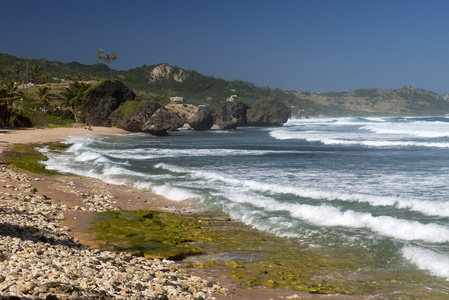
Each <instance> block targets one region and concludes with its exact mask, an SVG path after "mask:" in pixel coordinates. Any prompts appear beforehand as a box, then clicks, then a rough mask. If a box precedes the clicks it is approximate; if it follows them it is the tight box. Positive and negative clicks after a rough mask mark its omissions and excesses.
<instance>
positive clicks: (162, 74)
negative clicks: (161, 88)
mask: <svg viewBox="0 0 449 300" xmlns="http://www.w3.org/2000/svg"><path fill="white" fill-rule="evenodd" d="M171 77H173V80H175V81H177V82H183V81H184V80H185V79H186V78H187V77H188V75H187V73H186V72H184V70H183V69H181V68H173V67H172V66H170V65H168V64H160V65H157V66H156V67H154V69H153V70H151V72H150V74H148V83H152V82H155V81H158V80H161V79H170V78H171Z"/></svg>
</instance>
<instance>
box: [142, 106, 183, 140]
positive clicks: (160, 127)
mask: <svg viewBox="0 0 449 300" xmlns="http://www.w3.org/2000/svg"><path fill="white" fill-rule="evenodd" d="M183 125H184V120H183V119H182V118H181V117H180V116H179V115H178V114H177V113H174V112H172V111H169V110H168V109H166V108H165V107H161V108H159V109H158V110H157V111H156V112H155V113H154V114H153V115H152V116H151V117H150V118H149V119H148V121H147V122H146V123H145V124H144V125H143V126H142V131H143V132H147V133H151V134H152V135H156V136H165V135H168V133H167V131H173V130H176V129H178V128H180V127H182V126H183Z"/></svg>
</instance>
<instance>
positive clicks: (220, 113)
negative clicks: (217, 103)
mask: <svg viewBox="0 0 449 300" xmlns="http://www.w3.org/2000/svg"><path fill="white" fill-rule="evenodd" d="M213 116H214V124H215V125H220V124H221V123H223V122H228V121H230V120H231V116H230V113H229V112H228V109H227V108H226V105H223V106H222V107H221V108H216V109H214V110H213Z"/></svg>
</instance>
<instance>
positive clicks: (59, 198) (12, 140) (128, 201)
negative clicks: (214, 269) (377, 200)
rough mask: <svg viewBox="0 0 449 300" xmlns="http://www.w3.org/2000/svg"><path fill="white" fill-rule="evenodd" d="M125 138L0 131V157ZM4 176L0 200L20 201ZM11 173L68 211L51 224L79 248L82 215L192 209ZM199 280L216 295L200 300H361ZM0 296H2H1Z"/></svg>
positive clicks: (118, 190)
mask: <svg viewBox="0 0 449 300" xmlns="http://www.w3.org/2000/svg"><path fill="white" fill-rule="evenodd" d="M127 133H128V132H126V131H124V130H121V129H118V128H109V127H94V128H93V130H92V131H90V130H87V129H85V128H84V127H81V128H54V129H20V130H15V129H0V152H1V151H3V150H4V149H6V147H8V146H9V145H11V144H17V143H19V144H23V143H46V142H54V141H61V140H62V139H63V138H64V137H66V136H80V135H86V134H89V135H93V136H95V135H109V134H127ZM7 172H9V171H4V172H3V173H2V174H3V175H2V178H1V179H2V181H3V182H2V187H0V193H1V194H3V197H2V198H3V200H4V201H6V200H8V201H10V200H11V199H12V200H14V199H17V197H20V196H17V195H22V196H23V195H24V194H25V193H26V190H25V188H21V186H22V184H21V182H20V180H17V179H16V178H15V176H6V175H5V174H8V173H7ZM14 172H18V173H23V174H25V175H24V176H26V178H29V181H31V182H32V186H33V187H34V188H35V190H37V191H36V192H35V193H34V194H33V195H30V197H32V198H33V199H38V198H36V197H41V199H44V200H45V199H47V200H46V201H48V200H50V201H51V204H52V205H56V206H58V207H64V208H65V207H67V208H68V209H66V210H64V211H63V214H64V217H62V218H59V219H58V218H57V216H55V220H53V221H54V222H57V223H59V224H60V226H61V228H63V229H65V231H66V233H67V234H68V235H69V236H70V238H73V239H74V240H75V241H76V242H77V243H79V244H81V245H87V246H89V247H92V248H94V247H95V246H96V244H95V243H94V242H93V236H91V235H89V234H88V233H87V232H86V230H87V229H88V224H89V222H90V221H91V218H92V214H89V213H86V211H87V212H88V211H91V212H92V211H104V210H113V209H115V208H117V207H120V208H122V209H126V210H135V209H149V210H162V211H183V210H184V211H187V210H192V209H194V207H193V206H192V205H193V204H191V203H186V202H179V201H170V200H168V199H166V198H164V197H161V196H159V195H156V194H154V193H151V192H148V191H142V190H136V189H133V188H131V187H127V186H123V185H120V186H117V185H110V184H107V183H104V182H102V181H100V180H96V179H92V178H81V177H79V176H51V177H49V176H42V175H37V174H29V173H26V172H22V171H20V170H16V171H14ZM12 187H15V188H16V189H17V190H15V191H14V192H12V191H11V189H12ZM86 195H89V196H90V198H91V199H93V200H92V202H86ZM13 196H14V197H15V198H14V197H13ZM5 203H6V202H5ZM89 205H90V206H89ZM192 273H195V271H194V270H192ZM197 274H198V275H199V276H200V277H201V278H204V279H205V280H206V281H208V282H210V283H209V286H214V287H216V289H211V290H207V291H203V292H202V294H201V295H200V296H204V298H207V299H362V298H360V297H351V296H347V295H346V296H342V295H313V294H307V293H298V292H293V291H287V290H280V289H269V288H264V287H260V288H249V287H242V286H235V285H233V284H232V282H231V280H230V279H229V280H224V281H223V282H217V280H218V278H216V277H214V276H212V274H208V273H207V270H206V271H201V272H197V273H196V274H194V275H197ZM221 279H223V278H221ZM212 284H214V285H212ZM215 284H216V286H215ZM221 284H223V286H224V287H225V288H226V289H227V292H226V293H225V294H217V293H216V291H217V290H218V289H220V285H221ZM206 286H207V284H206ZM0 289H1V288H0ZM0 295H2V294H1V292H0ZM8 295H9V294H8ZM176 297H178V298H176ZM176 297H171V298H170V297H169V299H182V296H179V295H178V296H176ZM189 297H190V296H189ZM80 299H81V298H80ZM142 299H144V298H142ZM148 299H150V298H148ZM151 299H153V298H151ZM155 299H156V298H155ZM198 299H200V298H198Z"/></svg>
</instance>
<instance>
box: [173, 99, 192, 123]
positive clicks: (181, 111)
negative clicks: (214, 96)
mask: <svg viewBox="0 0 449 300" xmlns="http://www.w3.org/2000/svg"><path fill="white" fill-rule="evenodd" d="M165 108H167V109H168V110H169V111H172V112H174V113H177V114H178V115H179V116H180V117H181V118H183V119H184V120H185V121H186V123H187V120H188V119H190V118H192V117H194V116H195V115H196V114H197V113H198V109H199V108H198V106H196V105H193V104H185V103H182V104H178V103H170V104H167V105H166V106H165Z"/></svg>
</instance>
